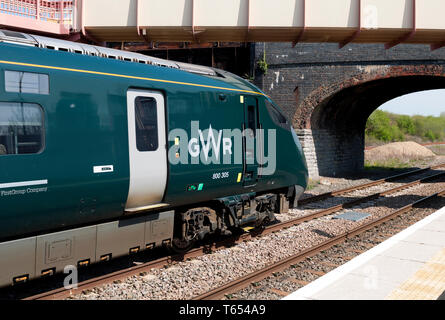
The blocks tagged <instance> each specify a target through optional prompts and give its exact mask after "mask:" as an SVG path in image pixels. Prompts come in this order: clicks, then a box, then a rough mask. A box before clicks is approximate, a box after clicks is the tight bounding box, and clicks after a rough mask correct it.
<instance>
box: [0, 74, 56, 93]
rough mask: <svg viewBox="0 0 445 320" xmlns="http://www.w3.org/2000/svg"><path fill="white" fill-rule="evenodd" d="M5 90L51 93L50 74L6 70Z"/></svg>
mask: <svg viewBox="0 0 445 320" xmlns="http://www.w3.org/2000/svg"><path fill="white" fill-rule="evenodd" d="M5 91H7V92H23V93H37V94H49V76H48V75H47V74H43V73H32V72H21V71H9V70H6V71H5Z"/></svg>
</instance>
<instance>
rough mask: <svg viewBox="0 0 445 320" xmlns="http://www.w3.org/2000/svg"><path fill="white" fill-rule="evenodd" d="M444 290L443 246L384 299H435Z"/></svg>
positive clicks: (444, 260) (444, 256)
mask: <svg viewBox="0 0 445 320" xmlns="http://www.w3.org/2000/svg"><path fill="white" fill-rule="evenodd" d="M444 291H445V248H443V249H442V250H440V251H439V252H438V253H436V255H435V256H434V257H433V258H432V259H431V260H429V261H428V262H427V263H426V264H424V265H423V267H422V268H420V269H419V270H418V271H417V272H416V273H415V274H414V275H413V276H412V277H411V278H409V279H408V280H406V281H405V282H404V283H402V284H401V285H400V286H399V287H398V288H396V289H394V290H393V291H392V292H391V293H390V294H389V295H388V296H387V297H386V298H385V299H386V300H436V299H437V298H438V297H439V296H440V295H441V294H442V293H443V292H444Z"/></svg>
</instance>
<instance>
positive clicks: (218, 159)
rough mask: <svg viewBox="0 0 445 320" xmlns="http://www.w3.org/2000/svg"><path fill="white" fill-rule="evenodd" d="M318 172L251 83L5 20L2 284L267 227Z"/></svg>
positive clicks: (0, 80)
mask: <svg viewBox="0 0 445 320" xmlns="http://www.w3.org/2000/svg"><path fill="white" fill-rule="evenodd" d="M239 133H241V135H240V134H239ZM266 160H267V161H266ZM266 171H267V172H266ZM307 178H308V176H307V166H306V161H305V158H304V155H303V152H302V148H301V145H300V143H299V141H298V138H297V136H296V134H295V132H294V130H293V128H292V127H291V124H290V122H289V120H288V119H287V118H286V117H285V116H284V115H283V114H282V113H281V111H280V109H279V108H278V107H277V106H276V105H275V103H274V102H273V101H272V100H271V99H270V98H269V97H268V96H267V95H265V94H264V93H263V92H261V91H260V90H259V89H258V88H256V87H255V86H254V85H252V84H251V83H249V82H248V81H245V80H243V79H241V78H239V77H237V76H235V75H233V74H230V73H228V72H224V71H222V70H217V69H214V68H208V67H202V66H195V65H190V64H185V63H180V62H172V61H167V60H162V59H157V58H152V57H148V56H145V55H141V54H137V53H130V52H125V51H120V50H114V49H110V48H103V47H98V46H92V45H86V44H80V43H74V42H69V41H63V40H58V39H51V38H46V37H41V36H34V35H29V34H25V33H18V32H12V31H7V30H1V31H0V221H1V223H0V286H6V285H10V284H15V283H19V282H23V281H27V280H29V279H33V278H38V277H41V276H46V275H51V274H54V273H56V272H60V271H62V270H63V269H64V267H65V266H67V265H74V266H84V265H88V264H91V263H95V262H100V261H106V260H110V259H111V258H114V257H117V256H121V255H125V254H129V253H134V252H138V251H141V250H145V249H151V248H154V247H157V246H168V247H172V248H174V249H175V250H177V251H185V250H188V249H189V248H190V247H191V246H192V245H193V243H194V242H195V241H196V240H199V239H203V238H204V237H206V236H207V235H210V234H229V233H230V232H232V231H233V230H234V229H237V228H245V227H255V226H258V225H260V224H261V223H263V222H264V221H267V220H271V219H273V218H274V213H275V212H279V211H280V210H283V207H286V206H290V207H292V206H294V205H296V202H297V200H298V198H299V197H300V195H301V194H302V193H303V191H304V189H305V188H306V185H307Z"/></svg>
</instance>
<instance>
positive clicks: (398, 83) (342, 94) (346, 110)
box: [293, 65, 445, 176]
mask: <svg viewBox="0 0 445 320" xmlns="http://www.w3.org/2000/svg"><path fill="white" fill-rule="evenodd" d="M363 69H364V70H363V71H362V72H360V73H357V74H356V75H353V76H350V77H349V78H348V79H346V80H343V81H339V82H337V83H333V84H330V85H328V86H322V87H319V88H317V89H316V90H314V91H312V92H311V93H310V94H308V95H307V96H306V98H305V99H304V100H303V101H302V102H301V103H300V104H299V107H298V108H297V110H296V113H295V116H294V117H293V125H294V127H295V128H296V129H297V133H298V134H299V136H300V140H301V141H302V144H303V150H304V152H305V154H306V158H307V159H309V160H308V162H310V163H308V165H309V169H310V175H311V176H318V175H323V176H339V175H343V174H345V173H348V172H354V171H357V170H360V169H362V168H363V165H364V129H365V125H366V121H367V119H368V117H369V115H370V114H371V113H372V112H373V111H374V110H375V109H377V108H378V107H379V106H381V105H382V104H383V103H385V102H387V101H389V100H392V99H394V98H396V97H399V96H402V95H404V94H408V93H412V92H418V91H424V90H431V89H440V88H445V67H444V66H443V65H408V66H402V65H399V66H376V67H364V68H363Z"/></svg>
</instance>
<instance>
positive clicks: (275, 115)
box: [266, 100, 289, 129]
mask: <svg viewBox="0 0 445 320" xmlns="http://www.w3.org/2000/svg"><path fill="white" fill-rule="evenodd" d="M266 107H267V110H268V111H269V114H270V117H271V118H272V120H273V121H274V122H275V123H276V124H277V125H279V126H280V127H283V128H286V129H289V122H288V121H287V119H286V117H285V116H284V115H283V114H282V113H281V112H280V110H278V109H277V108H276V107H275V106H274V105H273V104H272V103H270V102H269V101H268V100H266Z"/></svg>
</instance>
